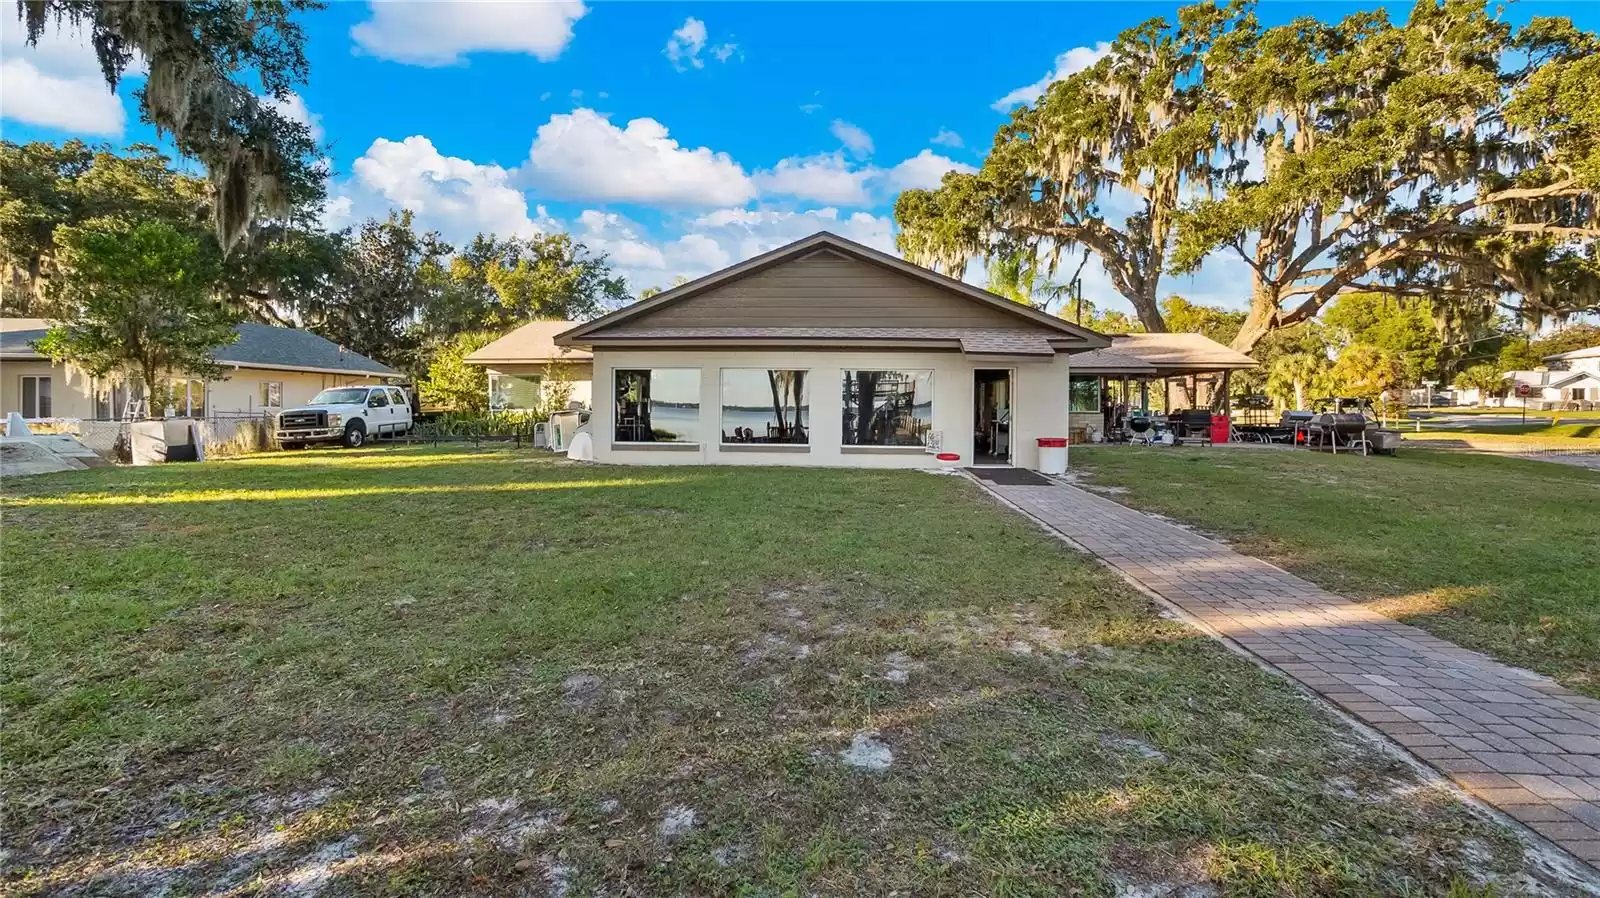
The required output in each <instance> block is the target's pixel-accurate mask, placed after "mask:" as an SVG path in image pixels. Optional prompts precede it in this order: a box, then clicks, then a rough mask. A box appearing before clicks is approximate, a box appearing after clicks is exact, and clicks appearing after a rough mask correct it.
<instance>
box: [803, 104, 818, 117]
mask: <svg viewBox="0 0 1600 898" xmlns="http://www.w3.org/2000/svg"><path fill="white" fill-rule="evenodd" d="M821 108H822V104H821V103H801V104H800V111H801V112H804V113H805V114H806V115H810V114H811V113H813V112H816V111H818V110H820V109H821Z"/></svg>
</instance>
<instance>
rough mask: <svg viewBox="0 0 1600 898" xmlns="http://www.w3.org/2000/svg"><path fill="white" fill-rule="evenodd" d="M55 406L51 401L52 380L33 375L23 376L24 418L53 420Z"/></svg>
mask: <svg viewBox="0 0 1600 898" xmlns="http://www.w3.org/2000/svg"><path fill="white" fill-rule="evenodd" d="M54 411H55V404H54V403H53V402H51V399H50V378H48V377H43V376H37V375H32V374H24V375H23V376H22V417H24V418H51V417H54V415H53V414H52V412H54Z"/></svg>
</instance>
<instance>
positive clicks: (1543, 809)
mask: <svg viewBox="0 0 1600 898" xmlns="http://www.w3.org/2000/svg"><path fill="white" fill-rule="evenodd" d="M982 486H983V487H984V488H986V489H989V490H990V491H992V492H993V493H995V494H996V495H998V496H1000V497H1002V498H1004V499H1005V500H1007V501H1008V502H1010V503H1012V504H1013V505H1015V506H1017V507H1019V508H1021V509H1022V510H1023V511H1025V512H1026V513H1028V514H1029V515H1032V516H1033V517H1034V518H1036V519H1037V520H1038V521H1040V522H1041V523H1043V524H1045V525H1047V526H1048V527H1050V528H1051V529H1053V530H1055V531H1056V532H1058V533H1060V534H1062V535H1063V536H1066V537H1067V538H1068V539H1070V540H1072V541H1073V542H1076V543H1078V544H1079V545H1081V546H1083V547H1084V548H1085V549H1087V550H1089V551H1091V552H1093V553H1095V554H1096V555H1098V556H1100V557H1101V558H1103V559H1105V560H1106V561H1107V562H1109V563H1110V564H1112V565H1114V566H1115V567H1116V568H1118V569H1119V570H1121V571H1122V572H1123V573H1124V574H1126V575H1128V576H1130V577H1132V578H1133V579H1134V580H1136V581H1137V582H1138V583H1140V584H1141V585H1142V586H1144V587H1145V588H1147V589H1149V590H1151V591H1153V592H1155V593H1157V594H1159V595H1161V596H1162V597H1163V598H1165V599H1166V600H1167V601H1169V602H1172V603H1173V604H1174V605H1177V606H1178V607H1179V608H1181V609H1182V610H1183V611H1184V612H1186V613H1187V614H1189V615H1190V616H1192V617H1193V618H1195V619H1197V620H1198V621H1199V622H1200V623H1201V624H1203V625H1204V626H1205V627H1206V628H1208V629H1210V630H1211V631H1212V632H1213V634H1214V635H1217V636H1219V637H1222V638H1224V639H1227V640H1231V641H1232V642H1233V643H1234V644H1235V645H1237V646H1238V647H1240V648H1243V649H1244V650H1246V651H1248V652H1250V653H1251V654H1253V655H1255V656H1256V657H1257V658H1260V659H1261V660H1263V661H1265V662H1267V663H1268V664H1270V665H1271V666H1273V667H1275V668H1277V669H1278V670H1281V671H1283V672H1284V673H1285V674H1287V675H1289V676H1291V677H1293V678H1294V679H1296V680H1299V681H1300V682H1301V683H1304V684H1305V685H1306V686H1308V687H1310V688H1311V689H1313V690H1315V691H1316V692H1318V693H1320V694H1321V695H1323V696H1324V697H1325V698H1328V699H1330V700H1331V701H1333V702H1335V703H1337V704H1338V705H1339V707H1341V708H1343V709H1344V710H1345V711H1347V712H1348V713H1350V714H1351V715H1353V716H1355V717H1357V718H1359V719H1360V720H1362V721H1365V722H1366V723H1367V724H1369V725H1371V726H1372V727H1374V728H1376V729H1378V730H1380V731H1382V732H1384V733H1386V734H1387V735H1388V736H1389V738H1391V739H1393V740H1394V741H1395V742H1397V743H1399V744H1400V745H1403V746H1405V747H1406V749H1408V750H1409V751H1410V752H1411V753H1412V754H1414V755H1416V756H1417V757H1418V758H1421V759H1422V760H1424V761H1426V762H1427V763H1428V764H1431V765H1432V766H1433V767H1435V768H1437V769H1438V770H1440V771H1441V772H1443V773H1444V774H1446V775H1448V776H1449V777H1450V778H1451V779H1453V780H1455V781H1456V782H1457V783H1459V784H1460V785H1461V786H1463V787H1464V788H1465V789H1467V790H1468V791H1470V792H1471V793H1473V794H1474V795H1477V796H1478V797H1479V798H1481V799H1483V800H1484V801H1486V802H1488V803H1489V804H1492V805H1494V806H1495V807H1497V808H1499V809H1500V810H1502V811H1504V812H1505V813H1507V814H1509V815H1510V816H1512V817H1514V818H1516V819H1517V820H1520V821H1522V822H1523V823H1525V824H1527V825H1528V826H1529V827H1531V828H1532V829H1534V830H1535V831H1537V832H1538V833H1540V834H1541V835H1543V836H1545V837H1546V838H1548V839H1550V840H1551V841H1552V842H1555V843H1556V844H1558V845H1560V846H1561V847H1563V848H1565V849H1566V850H1567V851H1569V852H1571V853H1572V854H1574V855H1576V856H1578V857H1579V858H1582V859H1583V860H1584V861H1585V862H1587V863H1588V864H1590V865H1592V866H1595V867H1600V702H1597V701H1595V700H1593V699H1590V698H1587V697H1585V696H1581V695H1578V694H1576V693H1574V692H1572V691H1571V690H1568V689H1565V688H1563V687H1562V686H1560V685H1558V684H1556V683H1555V682H1553V681H1551V680H1549V679H1546V678H1545V677H1542V676H1539V675H1538V674H1534V673H1531V672H1529V671H1525V670H1520V669H1517V668H1513V667H1508V666H1506V665H1504V664H1500V663H1499V662H1496V661H1494V660H1493V659H1491V658H1489V657H1487V656H1485V655H1481V654H1479V653H1477V652H1469V651H1467V650H1466V649H1463V648H1461V647H1459V646H1457V645H1455V644H1453V643H1450V642H1446V641H1445V640H1442V639H1439V638H1437V637H1435V636H1430V635H1429V634H1427V633H1425V632H1423V631H1422V630H1419V629H1417V628H1415V627H1411V626H1407V625H1405V624H1402V623H1398V622H1396V621H1394V620H1392V619H1390V618H1387V617H1384V616H1383V615H1381V614H1377V613H1376V612H1373V611H1370V610H1368V609H1367V608H1365V607H1363V606H1362V605H1360V604H1358V603H1356V602H1353V601H1350V600H1349V599H1346V598H1344V597H1342V596H1338V595H1335V594H1333V593H1330V592H1328V591H1326V590H1324V589H1321V588H1319V587H1317V586H1315V585H1313V584H1311V583H1309V582H1307V581H1305V580H1302V579H1300V578H1299V577H1296V576H1294V575H1292V574H1289V573H1288V572H1286V571H1283V570H1281V569H1279V568H1276V567H1273V566H1272V565H1270V564H1267V563H1266V562H1264V561H1261V560H1260V559H1256V558H1251V557H1250V556H1247V555H1241V554H1239V553H1237V552H1235V551H1233V550H1232V549H1230V548H1228V547H1227V546H1225V545H1223V544H1221V543H1219V542H1216V541H1214V540H1210V539H1207V538H1205V537H1203V536H1199V535H1197V534H1195V533H1193V532H1190V531H1188V530H1185V529H1183V528H1181V527H1177V526H1174V525H1172V524H1169V523H1166V522H1164V521H1162V520H1161V519H1159V518H1157V517H1155V516H1152V515H1148V514H1145V513H1143V512H1139V511H1135V510H1133V509H1131V508H1128V507H1126V506H1124V505H1119V504H1117V503H1116V502H1112V501H1110V500H1109V499H1105V498H1103V497H1101V496H1096V495H1093V494H1091V493H1089V492H1086V491H1084V490H1081V489H1078V488H1076V487H1071V486H1065V485H1052V486H996V485H994V484H982Z"/></svg>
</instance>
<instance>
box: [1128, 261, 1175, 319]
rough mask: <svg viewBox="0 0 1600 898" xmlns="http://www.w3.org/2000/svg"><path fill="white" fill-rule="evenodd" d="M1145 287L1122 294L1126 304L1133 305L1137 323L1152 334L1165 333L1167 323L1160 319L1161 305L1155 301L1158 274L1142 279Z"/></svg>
mask: <svg viewBox="0 0 1600 898" xmlns="http://www.w3.org/2000/svg"><path fill="white" fill-rule="evenodd" d="M1144 283H1145V284H1146V286H1145V287H1144V289H1143V290H1139V291H1136V292H1135V291H1130V292H1128V293H1125V294H1123V295H1124V296H1125V297H1126V298H1127V300H1128V302H1130V303H1132V304H1133V313H1134V314H1135V315H1137V316H1138V318H1139V323H1140V324H1142V325H1144V329H1145V330H1146V331H1147V332H1149V333H1152V334H1164V333H1166V332H1167V321H1166V319H1165V318H1163V317H1161V303H1160V301H1159V300H1157V299H1156V290H1157V287H1158V285H1159V283H1160V281H1159V272H1158V273H1157V274H1156V275H1153V276H1150V277H1146V278H1145V279H1144Z"/></svg>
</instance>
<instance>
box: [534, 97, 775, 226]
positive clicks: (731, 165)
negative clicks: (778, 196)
mask: <svg viewBox="0 0 1600 898" xmlns="http://www.w3.org/2000/svg"><path fill="white" fill-rule="evenodd" d="M523 177H524V178H525V179H526V180H527V181H528V182H529V183H531V184H532V185H534V186H536V187H537V188H539V189H540V190H541V191H543V192H545V193H548V194H550V195H552V196H556V197H560V198H563V199H575V200H592V201H598V202H625V203H627V202H631V203H647V204H650V203H653V204H662V205H705V206H728V205H740V204H743V203H746V202H749V201H750V200H751V199H754V198H755V194H756V190H755V185H754V184H753V183H751V180H750V177H749V176H748V175H746V174H745V171H744V169H743V168H741V167H740V165H739V163H737V162H735V161H734V160H733V158H732V157H731V156H729V155H728V154H727V153H717V152H713V151H712V150H711V149H710V148H708V147H698V148H696V149H689V148H686V147H681V146H679V145H678V142H677V141H676V140H673V139H672V138H671V136H670V135H669V134H668V132H667V128H666V126H665V125H663V124H661V123H660V122H658V121H656V120H655V119H649V118H638V119H633V120H632V121H630V122H628V124H627V127H626V128H618V127H617V126H616V125H613V124H612V123H611V122H610V121H608V120H607V119H606V118H605V116H602V115H601V114H599V113H597V112H595V111H594V110H592V109H585V108H579V109H575V110H573V111H572V112H571V113H570V114H561V115H552V116H551V117H550V121H548V122H546V123H545V124H544V125H541V126H540V127H539V131H538V134H537V136H535V138H534V140H533V146H531V147H530V148H529V150H528V162H527V165H526V166H525V168H524V170H523Z"/></svg>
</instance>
